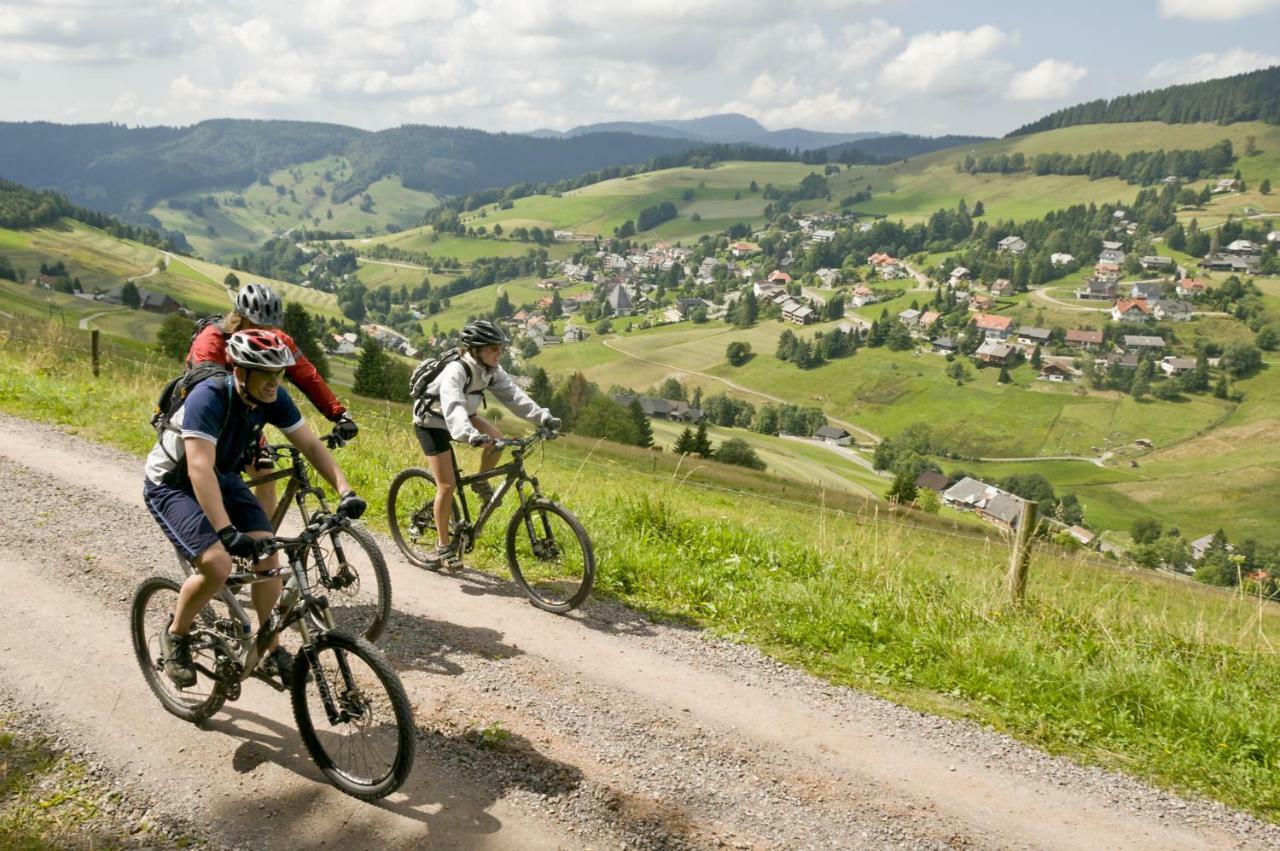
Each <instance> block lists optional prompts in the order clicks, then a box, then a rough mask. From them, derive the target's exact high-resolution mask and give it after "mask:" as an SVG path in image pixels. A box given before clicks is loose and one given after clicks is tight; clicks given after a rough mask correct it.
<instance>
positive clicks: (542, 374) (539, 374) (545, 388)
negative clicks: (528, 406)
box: [529, 366, 555, 407]
mask: <svg viewBox="0 0 1280 851" xmlns="http://www.w3.org/2000/svg"><path fill="white" fill-rule="evenodd" d="M553 395H555V391H554V390H552V388H551V379H550V378H549V377H548V376H547V371H546V370H545V369H543V368H542V367H540V366H535V367H534V368H533V374H532V381H531V383H530V384H529V397H530V398H532V399H533V401H535V402H537V403H538V404H539V405H542V406H543V407H546V406H547V405H550V404H551V397H552V396H553Z"/></svg>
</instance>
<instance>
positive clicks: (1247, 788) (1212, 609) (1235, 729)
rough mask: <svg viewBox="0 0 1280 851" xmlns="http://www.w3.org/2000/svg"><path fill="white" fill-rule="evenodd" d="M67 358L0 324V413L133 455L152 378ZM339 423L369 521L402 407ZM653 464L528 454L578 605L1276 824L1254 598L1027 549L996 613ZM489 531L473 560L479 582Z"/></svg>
mask: <svg viewBox="0 0 1280 851" xmlns="http://www.w3.org/2000/svg"><path fill="white" fill-rule="evenodd" d="M67 342H68V341H67V339H66V338H64V337H61V336H60V335H58V334H57V333H55V332H50V335H49V336H47V337H45V338H42V339H34V340H29V341H25V342H23V341H16V340H12V339H6V338H5V337H4V334H3V331H2V330H0V409H3V410H5V411H8V412H11V413H17V414H21V415H23V416H27V417H31V418H35V419H40V420H46V421H51V422H58V423H63V424H66V425H68V426H71V427H73V428H75V429H76V430H78V431H80V432H82V433H83V434H85V435H86V436H87V437H89V438H91V439H94V440H99V441H103V442H107V443H111V444H114V445H117V446H121V447H123V448H125V449H128V450H129V451H132V452H135V453H139V454H140V453H142V452H144V451H145V450H146V449H147V448H148V447H149V446H150V443H151V439H152V435H151V434H150V430H149V428H148V427H147V425H146V418H147V412H148V410H149V407H150V405H151V402H152V401H153V397H154V394H155V392H156V389H157V388H158V386H159V383H160V382H161V380H162V379H163V378H164V377H166V376H167V375H169V374H171V373H172V371H173V367H172V366H170V365H167V364H160V365H151V366H147V365H140V364H137V363H133V362H128V361H121V360H113V359H112V357H110V356H109V357H108V358H107V359H106V362H105V364H104V372H103V377H102V378H101V379H98V380H94V379H93V378H92V377H91V376H90V375H89V372H88V365H87V358H85V357H84V356H83V349H81V350H79V351H74V352H73V354H68V352H69V351H73V350H68V349H65V348H62V347H63V346H64V345H66V344H67ZM355 413H356V416H357V419H358V420H359V421H360V422H361V424H362V428H363V433H362V435H361V437H360V438H359V439H358V440H357V441H356V442H354V443H353V444H352V445H351V446H349V447H347V448H346V449H344V450H343V451H342V454H341V456H340V460H341V462H342V464H343V466H344V469H345V470H346V471H347V473H348V476H349V477H350V478H351V479H352V481H353V483H354V484H355V486H356V487H357V489H358V490H360V491H361V492H362V493H363V494H365V495H366V496H367V497H369V498H370V503H371V506H370V511H369V515H368V517H369V520H370V522H371V523H372V524H374V525H377V524H379V523H380V522H381V518H382V511H383V499H384V496H385V491H386V486H387V484H388V482H389V480H390V478H391V477H392V476H393V475H394V473H395V471H396V470H398V469H400V468H401V467H404V466H407V465H409V464H417V463H420V459H419V450H418V449H417V446H416V443H415V442H414V441H413V438H412V436H411V434H410V430H409V428H408V424H407V419H406V418H405V417H404V415H403V413H402V412H400V411H398V410H393V409H391V408H390V407H388V406H386V405H375V404H373V403H369V404H365V405H361V404H359V403H357V404H356V406H355ZM664 465H665V466H661V467H660V465H659V464H658V463H657V462H656V461H653V460H652V459H651V457H650V456H646V455H644V453H640V452H636V451H634V450H624V449H618V448H613V447H610V446H609V445H608V444H596V443H591V442H585V441H583V442H575V441H572V440H567V441H563V442H558V443H556V444H552V445H551V447H550V448H549V449H548V451H547V454H546V457H545V460H544V462H543V466H542V469H541V473H540V476H541V479H542V481H543V483H544V486H545V487H546V489H547V490H548V491H549V492H550V493H551V494H552V495H553V496H554V497H555V498H557V499H560V500H562V501H563V502H564V503H565V504H566V505H567V506H568V507H570V508H571V509H572V510H573V511H574V512H575V513H576V514H578V516H579V517H580V518H581V519H582V521H583V523H584V525H585V526H586V528H587V529H588V530H589V531H590V532H591V534H592V537H593V539H594V542H595V545H596V549H597V553H598V557H599V563H600V571H599V577H598V581H597V589H598V593H600V594H605V595H609V596H613V597H615V598H617V599H619V600H622V601H624V602H626V603H628V604H630V605H633V606H635V607H637V608H640V609H643V610H645V611H647V612H649V613H651V614H653V615H654V616H657V617H660V618H667V619H673V620H678V621H681V622H684V623H688V624H691V625H694V626H698V627H703V628H706V629H708V630H711V631H713V632H715V633H718V634H721V635H726V636H730V637H733V638H735V639H737V640H742V641H747V642H751V643H753V644H756V645H758V646H760V647H762V648H763V649H764V650H766V651H767V652H769V653H771V654H773V655H774V656H776V657H777V658H780V659H783V660H786V661H788V662H790V663H793V664H796V665H799V666H802V667H804V668H805V669H807V670H809V671H811V672H813V673H815V674H817V675H819V676H821V677H824V678H826V679H828V680H830V681H832V682H836V683H843V684H848V685H851V686H855V687H858V688H862V689H866V690H869V691H872V692H875V693H879V694H882V695H885V696H888V697H890V698H892V699H895V700H898V701H901V702H903V703H906V704H909V705H912V706H915V707H918V708H921V709H925V710H928V711H934V712H940V713H943V714H947V715H953V716H962V717H967V718H972V719H975V720H977V721H979V722H982V723H986V724H990V725H992V726H994V727H996V728H998V729H1001V730H1005V731H1008V732H1010V733H1012V734H1014V735H1016V736H1017V737H1019V738H1021V739H1023V740H1025V741H1028V742H1032V743H1034V744H1036V745H1039V746H1041V747H1044V748H1046V749H1048V750H1050V751H1053V752H1059V753H1065V754H1069V755H1071V756H1073V757H1074V758H1076V759H1079V760H1082V761H1085V762H1090V763H1096V764H1099V765H1103V766H1107V767H1110V768H1116V769H1121V770H1124V771H1127V772H1129V773H1132V774H1135V775H1138V776H1141V777H1144V778H1147V779H1149V780H1152V781H1155V782H1157V783H1160V784H1163V785H1166V786H1170V787H1174V788H1178V789H1183V790H1191V791H1194V792H1199V793H1202V794H1204V795H1207V796H1210V797H1212V798H1216V799H1218V800H1221V801H1223V802H1225V803H1228V804H1231V805H1234V806H1238V807H1242V808H1244V809H1248V810H1250V811H1252V812H1255V813H1257V814H1259V815H1261V816H1263V817H1266V818H1269V819H1273V820H1275V819H1278V818H1280V772H1278V771H1277V767H1280V700H1278V699H1277V698H1280V659H1278V658H1277V655H1276V653H1275V651H1274V648H1273V647H1272V640H1273V638H1274V637H1275V636H1277V635H1280V621H1278V620H1277V614H1276V612H1275V611H1273V609H1274V607H1273V606H1271V605H1270V604H1260V603H1258V602H1257V601H1256V600H1248V599H1244V598H1240V597H1234V596H1231V595H1229V594H1226V593H1223V592H1220V591H1216V590H1214V589H1209V588H1205V587H1202V586H1196V585H1192V584H1190V583H1185V582H1179V581H1177V580H1173V579H1170V578H1164V577H1159V576H1156V575H1153V574H1149V573H1145V572H1139V571H1125V570H1122V569H1118V568H1116V567H1113V566H1107V565H1105V564H1102V563H1099V562H1098V561H1096V560H1094V559H1092V558H1090V557H1086V556H1084V555H1077V556H1067V555H1065V554H1061V553H1056V552H1051V551H1038V552H1037V554H1036V556H1035V559H1034V562H1033V565H1032V573H1031V583H1030V600H1029V603H1028V604H1027V605H1025V606H1022V607H1011V606H1009V605H1007V604H1006V603H1005V602H1004V597H1003V595H1002V591H1001V578H1002V573H1003V566H1004V564H1005V562H1006V561H1007V557H1008V550H1007V547H1006V546H1005V545H1004V544H1003V543H1002V542H1001V541H1000V540H998V539H991V538H976V537H974V536H972V535H971V534H964V533H961V532H960V531H958V530H956V529H952V528H947V527H945V526H942V525H936V526H933V527H929V526H923V525H915V524H911V523H907V522H904V521H903V519H902V518H901V517H898V516H890V515H888V514H887V513H886V514H884V515H877V514H876V513H875V512H874V508H873V509H872V512H871V513H857V512H855V511H843V510H842V511H837V510H832V509H831V508H829V507H822V506H821V505H820V504H805V503H804V502H803V500H800V499H797V498H796V494H795V493H794V488H793V489H792V491H791V493H789V494H786V495H780V494H779V492H778V491H777V490H776V489H777V488H780V487H782V486H781V485H778V484H777V483H774V484H772V485H769V484H766V480H764V479H754V478H751V477H750V476H747V474H745V473H735V475H738V476H739V478H738V479H735V480H733V482H734V484H733V485H732V486H725V485H724V484H722V485H721V487H719V488H715V489H712V488H708V487H703V486H699V485H697V484H695V482H696V480H697V479H696V477H695V478H690V477H688V475H687V474H688V473H689V468H688V467H687V465H686V466H685V467H684V468H683V469H681V468H680V467H678V466H677V465H676V462H675V461H674V459H669V460H666V461H664ZM139 475H141V472H140V471H139ZM699 475H701V474H700V473H699ZM757 484H758V487H757V486H756V485H757ZM770 488H774V490H770ZM842 507H844V508H849V507H850V506H842ZM496 522H497V524H498V526H497V527H495V528H494V529H490V530H489V531H488V533H487V534H486V537H485V538H484V539H482V541H481V546H480V547H479V548H478V550H477V554H476V561H477V563H478V564H479V566H480V567H482V568H486V569H492V570H494V571H497V572H501V571H503V570H504V567H503V564H502V555H501V552H500V545H499V538H500V535H499V534H498V533H497V532H496V529H497V528H501V525H502V524H503V522H504V518H502V517H498V518H496Z"/></svg>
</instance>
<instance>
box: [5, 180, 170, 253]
mask: <svg viewBox="0 0 1280 851" xmlns="http://www.w3.org/2000/svg"><path fill="white" fill-rule="evenodd" d="M63 218H67V219H75V220H76V221H79V222H84V223H85V224H87V225H90V226H91V227H95V228H100V229H101V230H104V231H106V232H107V233H109V234H111V235H112V236H115V237H119V238H120V239H132V240H134V241H135V242H141V243H143V244H145V245H154V246H156V247H158V248H163V249H165V250H167V251H177V252H181V253H189V252H190V250H191V247H190V246H189V245H187V243H186V239H185V238H184V237H183V235H182V234H180V233H164V232H160V231H157V230H153V229H151V228H145V227H139V226H136V225H128V224H125V223H124V222H121V221H120V220H118V219H116V218H114V217H112V216H109V215H107V214H106V213H99V212H96V211H94V210H86V209H85V208H84V207H80V206H77V205H75V204H72V203H71V202H70V201H68V200H67V198H66V196H64V195H62V194H60V193H58V192H53V191H51V190H48V189H44V190H35V189H28V188H27V187H25V186H22V185H20V184H17V183H13V182H11V181H8V180H4V179H0V228H13V229H15V230H22V229H25V228H35V227H40V226H42V225H52V224H53V223H55V222H57V221H58V220H59V219H63Z"/></svg>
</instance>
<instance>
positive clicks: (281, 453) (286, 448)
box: [267, 431, 351, 461]
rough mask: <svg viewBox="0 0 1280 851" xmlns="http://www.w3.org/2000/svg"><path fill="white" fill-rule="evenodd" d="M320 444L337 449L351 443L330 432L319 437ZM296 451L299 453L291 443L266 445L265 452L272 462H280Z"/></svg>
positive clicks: (334, 432)
mask: <svg viewBox="0 0 1280 851" xmlns="http://www.w3.org/2000/svg"><path fill="white" fill-rule="evenodd" d="M320 442H321V443H323V444H324V445H325V446H326V447H327V448H329V449H339V448H341V447H343V446H346V445H347V444H348V443H350V442H351V441H349V440H343V439H342V438H341V437H339V436H338V433H337V432H336V431H331V432H329V433H328V434H324V435H320ZM298 451H299V450H298V447H296V446H294V445H293V444H292V443H269V444H267V452H268V453H269V454H270V455H271V460H272V461H280V460H282V459H283V458H284V457H285V456H286V455H292V454H293V453H294V452H298Z"/></svg>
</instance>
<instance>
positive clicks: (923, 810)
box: [0, 416, 1280, 849]
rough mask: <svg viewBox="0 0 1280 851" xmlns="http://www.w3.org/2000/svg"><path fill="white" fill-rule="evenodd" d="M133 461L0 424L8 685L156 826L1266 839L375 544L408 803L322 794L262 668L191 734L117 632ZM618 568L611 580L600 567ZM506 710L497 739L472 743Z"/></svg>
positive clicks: (1020, 750) (354, 833) (1042, 842)
mask: <svg viewBox="0 0 1280 851" xmlns="http://www.w3.org/2000/svg"><path fill="white" fill-rule="evenodd" d="M140 490H141V472H140V462H139V460H138V459H136V458H132V457H129V456H125V455H122V454H121V453H118V452H115V451H113V450H108V449H104V448H102V447H98V446H94V445H91V444H87V443H85V442H83V441H81V440H79V439H78V438H75V437H73V436H70V435H66V434H63V433H61V432H59V431H57V430H55V429H54V428H52V427H49V426H45V425H33V424H30V423H27V422H25V421H22V420H17V419H13V418H9V417H3V416H0V499H3V500H4V503H5V505H6V506H7V510H6V512H5V513H4V515H3V519H0V581H3V583H4V588H5V592H6V593H5V600H6V612H5V617H3V618H0V693H3V694H4V695H5V696H7V697H9V698H14V699H16V700H18V701H20V702H21V703H22V704H23V705H24V706H25V707H26V708H27V710H28V711H29V712H32V713H37V714H39V715H41V716H44V717H46V718H48V719H49V722H50V723H51V724H54V725H56V726H57V727H58V729H60V730H63V731H65V734H66V735H67V736H68V737H69V738H74V739H76V740H78V741H82V742H84V743H86V744H87V745H88V746H89V747H91V748H93V749H94V750H95V752H96V753H97V755H98V757H99V758H100V759H101V761H102V762H103V763H104V764H105V765H106V766H108V767H109V769H110V770H111V771H114V772H115V773H116V775H117V776H119V777H121V778H124V777H128V778H129V779H130V782H134V783H137V784H141V785H143V786H144V787H146V788H149V789H150V790H151V791H152V792H153V793H154V795H155V796H156V798H157V800H158V801H160V804H159V805H158V806H159V808H160V810H161V814H162V815H163V813H164V812H168V813H170V814H171V815H175V816H181V817H184V818H186V819H188V820H190V821H194V822H195V823H196V824H197V825H200V826H202V827H203V829H204V830H205V831H206V832H207V835H209V836H210V837H212V838H214V839H215V840H218V841H224V842H230V843H233V844H246V845H249V844H252V845H254V847H259V846H260V845H261V844H262V843H261V842H259V841H256V839H255V838H256V837H258V836H260V834H261V833H262V832H266V833H268V834H270V835H271V836H272V837H275V838H276V840H277V841H279V842H283V843H284V845H287V846H288V847H291V848H304V849H316V848H320V847H322V846H324V847H333V846H335V845H340V846H345V847H348V848H352V849H355V848H400V847H431V848H463V849H472V848H475V849H479V848H519V849H525V848H581V847H590V848H598V849H599V848H621V847H631V848H713V847H731V848H770V849H773V848H776V849H792V848H861V847H877V848H881V847H888V846H893V847H907V848H947V847H956V848H1003V847H1009V848H1101V847H1106V848H1135V849H1136V848H1162V849H1165V848H1186V849H1192V848H1197V849H1198V848H1238V847H1266V846H1267V845H1269V844H1270V845H1271V846H1272V847H1275V844H1277V843H1280V830H1277V829H1276V828H1274V827H1269V826H1264V825H1259V824H1258V823H1256V822H1254V821H1253V820H1251V819H1248V818H1246V817H1244V816H1240V815H1238V814H1235V813H1231V812H1228V811H1225V810H1223V809H1222V808H1220V807H1216V806H1212V805H1206V804H1202V803H1198V802H1194V801H1192V802H1188V801H1183V800H1179V799H1176V798H1174V797H1172V796H1170V795H1167V794H1164V793H1161V792H1157V791H1153V790H1151V789H1149V788H1148V787H1145V786H1143V785H1142V784H1139V783H1137V782H1135V781H1132V780H1129V779H1126V778H1123V777H1118V776H1115V775H1110V774H1106V773H1104V772H1100V771H1097V770H1092V769H1081V768H1077V767H1075V766H1072V765H1070V764H1069V763H1066V762H1064V761H1061V760H1057V759H1054V758H1051V757H1048V756H1046V755H1044V754H1041V753H1038V752H1036V751H1033V750H1030V749H1028V748H1025V747H1023V746H1021V745H1018V744H1017V743H1015V742H1013V741H1012V740H1010V739H1008V738H1006V737H1003V736H1000V735H997V734H994V733H991V732H989V731H985V730H982V729H979V728H977V727H975V726H973V725H970V724H965V723H959V722H951V721H944V720H940V719H936V718H932V717H930V716H925V715H921V714H919V713H916V712H911V711H908V710H904V709H901V708H899V707H896V706H893V705H891V704H888V703H885V702H883V701H880V700H877V699H873V698H868V697H866V696H864V695H861V694H859V693H857V692H853V691H850V690H848V689H843V688H838V687H833V686H830V685H827V684H825V683H822V682H820V681H817V680H814V679H812V678H810V677H807V676H805V675H803V674H800V673H798V672H796V671H793V670H791V669H789V668H787V667H785V666H783V665H780V664H778V663H775V662H773V661H772V660H769V659H767V658H764V657H762V656H761V655H760V654H758V653H757V652H755V651H754V650H752V649H750V648H745V647H742V646H740V645H733V644H729V643H726V642H722V641H718V640H712V639H708V638H706V637H705V636H703V635H701V634H700V633H696V632H691V631H686V630H679V629H674V628H669V627H664V626H658V625H655V624H653V623H651V622H649V621H648V620H647V619H646V618H644V617H643V616H641V615H638V614H637V613H635V612H632V611H630V610H627V609H625V608H622V607H619V606H616V605H613V604H610V603H607V602H602V601H595V602H593V603H591V604H589V605H588V606H587V607H586V610H585V611H583V612H579V613H576V614H574V615H573V616H569V617H554V616H551V615H547V614H545V613H542V612H539V611H537V610H535V609H533V608H532V607H531V606H529V605H528V604H527V603H526V602H525V601H524V600H523V599H522V598H520V597H517V596H515V594H514V593H513V589H512V588H511V586H510V583H509V582H507V581H505V580H500V579H490V578H488V577H485V576H484V575H481V574H475V573H467V574H464V575H463V576H461V577H451V576H441V575H437V574H432V573H425V572H422V571H419V570H416V569H414V568H412V567H410V566H408V565H407V564H406V563H404V562H403V561H402V560H401V559H400V558H399V557H398V553H397V552H396V551H395V550H394V548H393V547H392V546H391V545H390V544H389V543H388V542H386V541H384V542H383V550H384V552H385V554H386V555H387V560H388V563H389V566H390V569H391V573H392V583H393V588H394V608H395V613H394V614H393V619H392V623H391V626H390V627H389V631H388V634H387V636H385V637H384V639H383V641H382V644H383V646H384V649H385V651H386V652H387V653H388V655H389V657H390V658H391V659H392V660H393V662H394V663H395V664H396V666H397V668H398V669H399V670H400V671H401V675H402V677H403V679H404V682H405V685H406V687H407V688H408V690H409V693H410V696H411V699H412V701H413V703H414V706H415V714H416V722H417V725H418V728H419V733H418V747H419V753H418V762H417V765H416V767H415V772H414V775H413V777H412V778H411V779H410V782H409V784H408V786H407V787H406V789H405V790H403V792H401V793H399V794H397V795H395V796H393V797H392V798H390V799H388V801H386V802H384V803H383V804H381V805H376V806H375V805H368V804H361V803H359V802H357V801H354V800H353V799H350V798H347V797H345V796H343V795H341V794H339V793H338V792H336V791H335V790H334V789H332V788H331V787H329V786H328V785H327V784H325V783H324V782H322V781H321V780H320V777H319V774H318V772H317V771H316V770H315V768H314V767H313V766H312V765H311V763H310V761H309V760H308V759H307V758H306V756H305V753H304V751H303V750H302V749H301V746H300V743H299V742H298V739H297V734H296V731H294V729H293V727H292V723H291V713H290V710H289V706H288V704H287V701H286V699H285V696H284V695H282V694H280V693H277V692H275V691H273V690H271V689H270V688H268V687H267V686H265V685H264V684H261V683H258V682H256V681H252V680H251V681H250V682H249V683H247V684H246V687H245V692H244V695H243V697H242V698H241V699H240V700H239V701H238V702H236V703H232V704H228V706H227V707H226V708H225V709H223V710H222V711H221V712H219V713H218V714H217V715H216V716H215V717H214V718H213V719H212V720H211V721H210V722H209V723H208V724H207V725H206V726H205V727H204V728H196V727H193V726H191V725H187V724H184V723H182V722H179V721H178V720H177V719H175V718H173V717H171V716H169V715H167V714H166V713H164V712H163V711H162V710H161V708H160V706H159V704H158V703H156V701H155V700H154V699H153V698H152V696H151V695H150V693H149V692H148V691H147V689H146V686H145V685H144V683H143V681H142V678H141V676H140V674H139V672H138V670H137V666H136V663H135V661H134V659H133V657H132V651H131V649H130V647H129V643H128V639H127V630H126V627H125V623H126V620H125V618H126V610H127V605H128V600H129V597H130V593H131V589H132V588H133V587H134V586H135V585H136V583H137V581H138V580H139V579H140V578H141V577H143V576H144V575H148V574H151V573H155V572H165V573H172V572H173V567H172V566H171V565H172V557H171V555H170V554H169V551H168V547H167V544H166V543H165V542H164V539H163V538H162V536H161V535H160V534H159V532H158V531H157V530H156V529H155V527H154V525H153V523H152V521H151V520H150V518H149V517H148V516H147V514H146V512H145V510H144V509H143V508H142V506H141V499H140ZM602 570H604V571H607V570H609V565H608V564H605V565H603V566H602ZM495 721H500V722H501V724H502V728H503V729H505V730H507V731H510V738H509V739H507V740H506V741H505V742H503V743H501V744H499V745H498V746H496V747H493V746H486V745H485V743H484V740H483V737H481V736H480V735H478V731H479V730H482V729H484V728H486V727H490V726H491V725H492V724H493V723H494V722H495Z"/></svg>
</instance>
